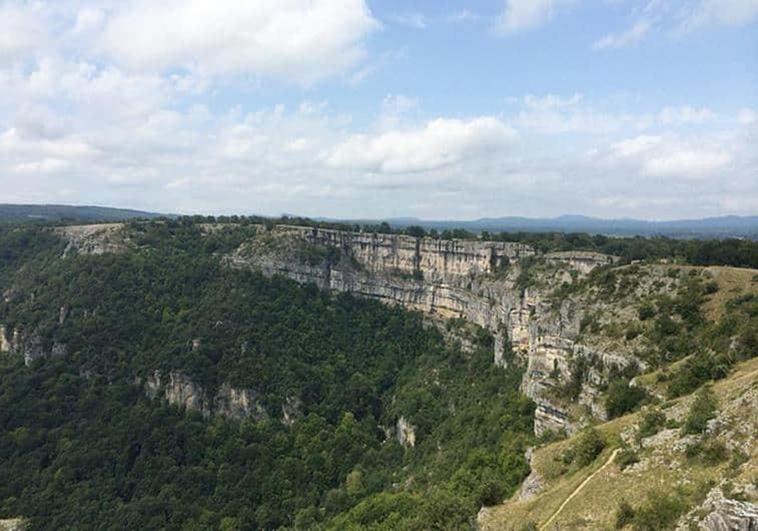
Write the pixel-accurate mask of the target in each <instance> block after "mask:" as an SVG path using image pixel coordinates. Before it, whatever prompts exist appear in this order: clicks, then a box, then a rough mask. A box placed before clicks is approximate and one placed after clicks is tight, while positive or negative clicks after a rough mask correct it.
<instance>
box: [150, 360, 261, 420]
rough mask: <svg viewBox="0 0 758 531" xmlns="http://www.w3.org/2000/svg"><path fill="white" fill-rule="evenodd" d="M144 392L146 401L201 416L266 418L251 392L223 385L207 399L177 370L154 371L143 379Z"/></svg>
mask: <svg viewBox="0 0 758 531" xmlns="http://www.w3.org/2000/svg"><path fill="white" fill-rule="evenodd" d="M136 383H137V384H138V385H140V384H141V383H142V382H141V380H140V379H137V381H136ZM144 389H145V394H146V395H147V396H148V397H150V398H153V399H158V398H160V399H163V400H165V401H166V402H168V403H169V404H171V405H174V406H176V407H178V408H180V409H182V410H185V411H195V412H198V413H200V414H201V415H203V416H204V417H208V416H210V415H212V414H213V415H220V416H223V417H227V418H232V419H235V420H243V419H246V418H252V419H254V420H264V419H266V418H267V417H268V415H267V413H266V410H265V408H264V407H263V406H262V405H261V404H260V402H259V401H258V400H257V398H256V395H255V392H254V391H252V390H250V389H238V388H235V387H232V386H231V385H229V384H228V383H223V384H222V385H221V386H220V387H219V389H218V391H217V392H216V394H215V395H213V397H212V398H211V397H210V396H209V394H208V392H207V391H206V389H204V388H203V387H202V386H201V385H199V384H198V383H197V382H195V381H193V380H192V379H191V378H190V377H189V376H187V375H186V374H184V373H183V372H181V371H170V372H169V373H168V374H165V375H164V374H163V373H161V371H154V372H153V373H152V374H150V375H149V376H148V377H147V378H146V379H145V382H144Z"/></svg>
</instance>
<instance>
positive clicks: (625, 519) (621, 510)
mask: <svg viewBox="0 0 758 531" xmlns="http://www.w3.org/2000/svg"><path fill="white" fill-rule="evenodd" d="M633 521H634V508H633V507H632V506H631V505H629V503H628V502H626V501H624V500H622V501H621V503H619V506H618V509H616V529H623V528H624V527H626V526H628V525H629V524H631V523H632V522H633Z"/></svg>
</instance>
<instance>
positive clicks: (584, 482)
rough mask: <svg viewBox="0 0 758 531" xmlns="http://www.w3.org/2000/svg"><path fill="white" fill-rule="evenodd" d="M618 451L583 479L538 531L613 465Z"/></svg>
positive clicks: (544, 527) (614, 451)
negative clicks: (597, 476) (595, 478)
mask: <svg viewBox="0 0 758 531" xmlns="http://www.w3.org/2000/svg"><path fill="white" fill-rule="evenodd" d="M619 450H620V448H616V449H615V450H613V453H612V454H611V456H610V457H609V458H608V461H606V462H605V463H604V464H603V466H601V467H600V468H598V469H597V470H595V471H594V472H593V473H592V474H590V475H589V477H587V479H585V480H584V481H582V482H581V484H580V485H579V486H578V487H577V488H575V489H574V492H572V493H571V494H569V495H568V497H567V498H566V499H565V500H563V503H562V504H561V506H560V507H558V510H557V511H555V512H554V513H553V514H552V516H551V517H550V518H548V519H547V522H545V523H544V524H542V526H540V531H542V530H543V529H547V526H549V525H550V523H551V522H552V521H553V520H555V517H556V516H558V515H559V514H560V513H561V511H562V510H563V508H564V507H566V505H568V503H569V502H570V501H571V500H572V499H573V498H574V496H576V495H577V494H579V492H580V491H581V490H582V489H583V488H584V486H585V485H586V484H587V483H589V482H590V480H591V479H592V478H594V477H595V476H596V475H598V474H599V473H600V472H602V471H603V470H605V469H606V468H607V467H608V466H609V465H610V464H611V463H613V460H614V459H616V454H618V453H619Z"/></svg>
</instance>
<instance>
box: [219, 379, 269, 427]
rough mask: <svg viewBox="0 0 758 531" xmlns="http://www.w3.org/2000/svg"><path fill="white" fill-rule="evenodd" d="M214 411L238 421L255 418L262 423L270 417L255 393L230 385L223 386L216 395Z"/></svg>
mask: <svg viewBox="0 0 758 531" xmlns="http://www.w3.org/2000/svg"><path fill="white" fill-rule="evenodd" d="M213 411H214V413H216V414H217V415H221V416H223V417H227V418H231V419H236V420H243V419H246V418H253V419H255V420H258V421H261V420H265V419H266V418H267V417H268V415H267V414H266V410H265V409H264V408H263V406H262V405H261V404H260V403H259V402H258V400H257V398H256V396H255V393H253V392H252V391H251V390H249V389H235V388H234V387H232V386H231V385H229V384H228V383H225V384H223V385H222V386H221V387H220V388H219V390H218V392H217V393H216V396H215V397H214V399H213Z"/></svg>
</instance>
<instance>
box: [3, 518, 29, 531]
mask: <svg viewBox="0 0 758 531" xmlns="http://www.w3.org/2000/svg"><path fill="white" fill-rule="evenodd" d="M26 529H29V522H28V521H27V520H24V519H23V518H3V519H0V531H25V530H26Z"/></svg>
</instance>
